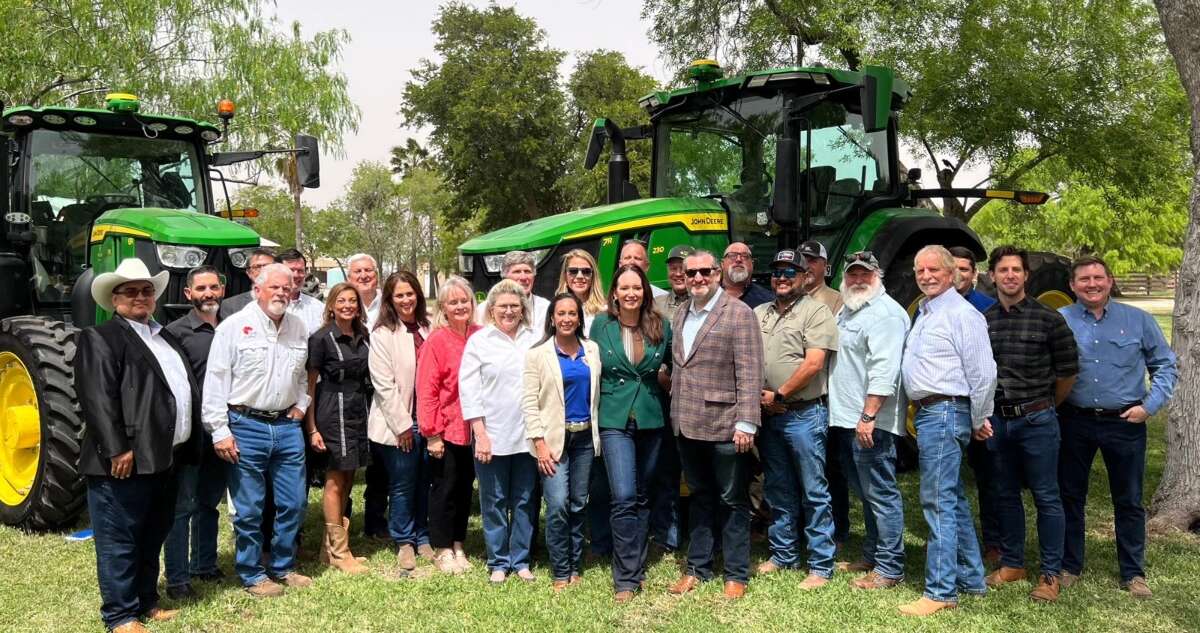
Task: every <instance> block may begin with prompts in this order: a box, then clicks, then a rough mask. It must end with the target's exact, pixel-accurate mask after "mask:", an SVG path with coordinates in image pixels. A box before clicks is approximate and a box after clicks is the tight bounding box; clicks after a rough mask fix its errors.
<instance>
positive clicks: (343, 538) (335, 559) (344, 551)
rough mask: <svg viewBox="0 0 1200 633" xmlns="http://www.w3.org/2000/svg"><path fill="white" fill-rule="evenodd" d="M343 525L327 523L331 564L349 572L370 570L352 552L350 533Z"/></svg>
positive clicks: (327, 547)
mask: <svg viewBox="0 0 1200 633" xmlns="http://www.w3.org/2000/svg"><path fill="white" fill-rule="evenodd" d="M344 525H345V524H344V523H343V525H333V524H332V523H326V524H325V543H324V545H325V549H326V550H327V552H326V553H327V555H328V556H329V564H330V566H332V567H334V568H335V569H337V570H339V571H343V572H345V573H347V574H363V573H366V572H367V571H368V570H367V568H366V566H364V565H363V564H362V563H361V562H359V561H358V559H356V558H354V554H352V553H350V535H349V534H348V533H347V532H346V528H345V527H344Z"/></svg>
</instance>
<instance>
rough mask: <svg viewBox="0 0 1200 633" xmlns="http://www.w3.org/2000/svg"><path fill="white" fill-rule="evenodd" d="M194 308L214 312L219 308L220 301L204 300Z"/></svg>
mask: <svg viewBox="0 0 1200 633" xmlns="http://www.w3.org/2000/svg"><path fill="white" fill-rule="evenodd" d="M196 309H197V310H199V311H201V312H203V313H205V314H216V313H217V311H219V310H220V309H221V302H220V301H204V302H202V303H200V304H199V305H197V306H196Z"/></svg>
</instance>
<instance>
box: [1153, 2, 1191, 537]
mask: <svg viewBox="0 0 1200 633" xmlns="http://www.w3.org/2000/svg"><path fill="white" fill-rule="evenodd" d="M1154 4H1155V5H1156V6H1157V7H1158V13H1159V18H1160V20H1161V21H1162V29H1163V33H1164V35H1165V36H1166V45H1167V48H1168V49H1169V50H1170V51H1171V55H1172V57H1173V58H1174V60H1175V67H1176V69H1177V70H1178V73H1179V78H1180V79H1181V81H1182V84H1183V88H1184V91H1185V92H1186V93H1187V96H1188V105H1189V110H1190V114H1191V135H1190V141H1191V154H1192V156H1191V157H1192V164H1191V168H1192V172H1193V173H1192V193H1191V199H1190V214H1189V217H1188V228H1187V237H1186V238H1185V240H1184V257H1183V265H1182V267H1181V268H1180V270H1179V286H1178V287H1177V288H1176V290H1175V315H1174V319H1173V338H1174V340H1173V344H1174V347H1175V353H1176V354H1177V355H1178V358H1179V382H1178V384H1177V385H1176V389H1175V397H1174V398H1172V399H1171V403H1170V405H1169V406H1168V408H1167V461H1166V465H1165V466H1164V468H1163V475H1162V479H1161V480H1160V481H1159V484H1158V490H1156V491H1155V492H1154V500H1153V502H1152V503H1151V507H1150V513H1151V524H1152V525H1154V526H1156V527H1165V528H1179V529H1188V528H1190V527H1195V526H1196V525H1197V524H1198V523H1200V428H1198V427H1197V426H1196V425H1195V423H1194V419H1195V413H1196V410H1197V408H1198V407H1200V331H1198V330H1200V323H1198V321H1197V319H1200V316H1198V313H1197V308H1200V3H1197V0H1155V2H1154Z"/></svg>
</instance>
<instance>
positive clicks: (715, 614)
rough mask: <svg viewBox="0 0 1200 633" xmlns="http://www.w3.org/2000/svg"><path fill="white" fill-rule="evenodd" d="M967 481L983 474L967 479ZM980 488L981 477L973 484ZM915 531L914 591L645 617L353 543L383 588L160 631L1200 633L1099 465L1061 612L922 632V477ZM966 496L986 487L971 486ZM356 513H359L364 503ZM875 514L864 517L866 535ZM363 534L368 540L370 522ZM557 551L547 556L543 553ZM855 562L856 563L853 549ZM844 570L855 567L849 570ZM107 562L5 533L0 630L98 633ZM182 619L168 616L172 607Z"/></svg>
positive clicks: (911, 513) (239, 598)
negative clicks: (1126, 547)
mask: <svg viewBox="0 0 1200 633" xmlns="http://www.w3.org/2000/svg"><path fill="white" fill-rule="evenodd" d="M1164 423H1165V418H1164V417H1162V416H1160V417H1158V418H1156V419H1155V420H1154V421H1153V423H1152V425H1151V441H1150V446H1151V448H1150V451H1149V459H1148V462H1149V466H1148V473H1147V481H1146V499H1147V500H1148V499H1149V498H1150V495H1151V494H1152V492H1153V490H1154V487H1155V485H1156V484H1157V482H1158V479H1159V476H1160V474H1161V471H1162V466H1163V459H1164V440H1163V424H1164ZM967 473H969V470H968V471H967ZM968 476H969V475H968ZM902 485H903V493H904V498H905V501H906V503H905V511H906V516H905V522H906V524H907V527H908V530H907V533H906V535H905V542H906V546H907V548H908V562H907V574H908V580H907V581H906V582H905V583H904V584H903V585H902V586H901V587H900V588H898V589H895V590H891V591H887V592H860V591H854V590H852V589H850V587H849V586H848V584H847V579H849V578H851V577H852V576H851V575H849V574H845V573H839V574H837V575H836V576H835V577H834V581H835V582H833V583H832V584H830V585H828V586H826V587H825V588H823V589H821V590H818V591H815V592H812V593H802V592H801V591H800V590H798V589H797V588H796V587H797V585H798V584H799V582H800V580H801V579H802V575H801V574H800V573H799V572H785V573H782V574H779V575H776V576H774V577H770V578H765V579H753V580H752V581H751V583H750V588H749V591H748V593H747V596H746V598H745V599H744V600H742V601H740V602H737V603H734V604H730V603H726V602H725V601H724V600H722V598H721V595H720V593H721V587H720V583H719V582H709V583H706V584H705V585H704V586H703V587H702V588H701V589H700V590H699V591H697V592H695V593H694V594H693V595H689V596H686V597H683V598H677V597H673V596H669V595H667V593H666V588H667V586H668V585H669V584H670V583H671V582H672V581H674V580H675V579H676V578H677V577H678V575H679V568H678V563H677V562H675V561H674V560H672V559H670V558H664V559H659V560H656V561H654V563H653V566H652V567H651V569H650V573H649V578H648V584H647V590H646V592H645V593H644V594H642V595H639V596H638V597H637V598H636V599H635V600H634V601H633V602H632V603H631V604H629V605H626V606H616V605H614V604H613V602H612V589H611V583H610V575H609V568H608V566H607V565H599V566H594V567H590V568H588V569H586V570H585V573H584V584H583V585H582V586H580V587H577V588H574V589H571V590H568V591H566V592H564V593H563V594H562V595H559V596H552V595H551V592H550V579H549V576H548V571H547V566H546V562H545V560H544V555H543V558H542V559H541V560H539V561H538V562H537V564H536V566H535V572H536V573H537V575H538V579H537V581H536V582H534V583H531V584H526V583H523V582H521V581H520V580H517V579H515V578H513V579H511V580H509V582H508V583H506V584H505V585H503V586H499V587H493V586H490V585H489V584H488V582H487V578H486V573H485V572H484V571H483V570H482V569H481V568H480V567H479V566H477V567H476V568H475V569H474V570H473V571H472V572H471V573H469V574H466V575H464V576H461V577H455V578H448V577H442V576H438V575H436V574H433V573H432V570H431V568H430V567H429V566H428V565H423V566H422V567H421V568H419V569H418V572H417V573H416V574H415V576H414V577H412V578H396V577H394V576H393V575H392V574H391V573H390V570H391V568H392V567H393V565H394V563H395V556H394V553H393V552H392V551H391V549H390V548H388V547H387V546H385V545H375V544H371V543H368V542H366V541H364V540H361V539H355V540H354V542H353V545H354V546H355V547H354V549H355V552H356V553H358V554H359V555H365V556H369V562H368V565H369V566H370V567H371V568H372V570H373V574H372V575H370V576H366V577H347V576H343V575H340V574H338V573H336V572H332V571H327V570H326V569H324V568H322V567H321V566H320V565H319V564H318V563H317V562H316V561H315V560H311V559H309V560H305V561H303V563H302V566H301V571H303V572H304V573H307V574H311V575H312V576H314V578H315V580H316V582H315V585H314V586H313V587H311V588H309V589H304V590H295V591H289V592H288V593H287V595H285V596H284V597H282V598H277V599H274V600H256V599H254V598H251V597H249V596H248V595H247V594H246V593H244V592H243V591H242V590H241V589H240V588H239V587H238V586H236V584H235V583H233V582H229V581H227V582H225V583H223V584H205V583H199V584H197V585H196V588H197V589H198V590H199V591H200V593H201V599H200V601H199V602H198V603H197V604H195V605H192V606H189V607H187V608H186V609H185V611H184V612H183V613H182V614H181V616H180V617H179V618H178V619H177V620H176V621H174V622H171V623H167V624H157V625H154V626H152V627H151V629H152V630H155V631H180V632H183V631H188V632H191V631H206V632H216V631H322V632H327V631H347V632H348V631H455V632H460V631H489V632H493V633H495V632H505V631H571V632H576V631H611V630H623V631H629V632H633V631H641V630H661V631H688V632H691V631H718V630H731V628H734V629H736V630H744V631H801V630H804V631H839V632H841V631H954V632H956V633H962V632H971V631H1006V632H1011V631H1038V632H1047V631H1069V632H1071V633H1085V632H1086V633H1090V632H1093V631H1137V632H1139V633H1149V632H1153V631H1196V630H1200V602H1198V601H1197V600H1196V592H1197V587H1198V584H1197V579H1198V578H1200V556H1197V551H1198V545H1200V538H1197V537H1196V536H1193V535H1188V534H1180V535H1174V536H1170V537H1164V538H1154V539H1152V540H1151V541H1150V543H1149V544H1148V547H1147V552H1146V558H1147V561H1148V570H1147V571H1148V575H1149V577H1150V583H1151V587H1152V588H1153V589H1154V591H1155V598H1154V599H1153V600H1151V601H1147V602H1138V601H1135V600H1133V599H1131V598H1130V597H1129V596H1128V594H1126V593H1125V592H1122V591H1120V590H1118V588H1117V576H1116V569H1117V568H1116V553H1115V549H1114V545H1113V527H1112V512H1111V506H1110V505H1109V495H1108V486H1107V480H1106V478H1105V475H1104V472H1103V470H1102V469H1101V468H1100V467H1099V459H1098V460H1097V465H1096V469H1095V470H1094V471H1093V479H1092V489H1091V503H1090V504H1089V517H1088V533H1087V539H1088V541H1087V545H1088V555H1089V557H1088V563H1087V567H1086V569H1085V572H1084V581H1083V582H1082V583H1080V584H1077V585H1075V586H1074V587H1072V588H1071V589H1070V590H1068V591H1065V592H1064V594H1063V597H1062V598H1061V599H1060V601H1059V602H1058V603H1057V604H1053V605H1040V604H1035V603H1032V602H1031V601H1030V600H1029V599H1028V598H1027V596H1026V594H1027V593H1028V592H1029V590H1030V588H1031V586H1030V584H1029V583H1028V582H1025V583H1017V584H1015V585H1010V586H1008V587H1005V588H1003V589H1000V590H998V591H993V592H991V593H990V594H989V595H988V596H986V597H982V598H973V597H965V598H963V599H962V602H961V603H960V605H959V608H958V609H957V610H955V611H952V612H947V613H942V614H938V615H937V616H935V617H933V618H930V619H928V620H924V621H919V622H918V621H913V620H909V619H906V618H904V617H902V616H900V615H898V614H897V613H896V610H895V608H896V605H898V604H901V603H903V602H908V601H910V600H913V599H915V598H917V597H919V596H920V592H921V588H922V584H923V577H924V574H923V570H924V554H925V551H924V545H925V538H926V535H927V530H926V527H925V523H924V521H923V520H922V518H921V515H920V512H919V509H918V507H917V477H916V474H915V473H907V474H905V475H903V477H902ZM968 487H969V488H971V487H972V485H971V484H970V483H968ZM356 496H357V497H358V498H357V499H356V503H355V507H356V508H361V507H363V506H362V505H361V501H362V499H361V496H360V495H359V494H358V492H357V491H356ZM316 500H317V497H316V496H315V495H313V496H312V497H311V498H310V503H309V509H308V521H307V525H306V532H307V537H308V539H310V540H309V542H310V543H311V542H313V541H312V540H313V539H316V538H317V537H318V535H319V534H320V523H321V522H320V519H319V516H318V506H317V504H316V503H315V502H316ZM1027 506H1028V507H1029V510H1028V514H1029V517H1030V518H1029V520H1028V521H1027V522H1028V523H1029V525H1030V532H1029V537H1028V543H1029V546H1030V551H1029V555H1028V560H1029V562H1030V564H1031V566H1035V565H1036V560H1037V554H1036V549H1035V534H1034V532H1033V529H1032V524H1033V520H1032V517H1033V511H1032V506H1030V505H1028V504H1027ZM860 517H861V515H859V514H858V513H857V511H856V513H855V516H854V521H855V524H854V525H855V526H856V531H859V532H860V531H861V529H860V528H858V527H857V526H859V525H861V519H860ZM355 526H356V527H357V526H358V523H357V521H356V522H355ZM231 541H232V538H231V534H230V527H229V525H228V523H227V522H223V525H222V534H221V542H220V563H221V566H222V568H223V569H225V570H226V572H227V573H229V572H231V571H232V567H233V562H232V543H231ZM482 550H483V547H482V543H481V541H480V532H479V522H478V518H477V517H476V518H474V519H472V524H471V530H470V541H469V543H468V553H469V554H471V555H472V556H473V557H478V556H482ZM542 550H543V552H544V548H542ZM848 551H856V543H852V544H851V546H850V548H849V549H848ZM765 555H766V554H765V544H763V543H761V542H757V543H755V553H754V558H753V562H754V563H755V564H757V563H758V562H759V561H761V560H763V558H764V557H765ZM843 558H844V557H843ZM95 564H96V562H95V554H94V549H93V547H92V544H91V543H90V542H84V543H68V542H67V541H65V540H64V539H63V537H62V535H60V534H50V535H40V536H33V535H27V534H23V533H21V532H18V531H16V530H13V529H9V528H0V591H2V592H3V599H2V600H0V630H3V631H64V632H66V631H100V630H102V625H101V624H100V619H99V615H98V608H99V593H98V591H97V589H96V572H95ZM167 606H169V605H167Z"/></svg>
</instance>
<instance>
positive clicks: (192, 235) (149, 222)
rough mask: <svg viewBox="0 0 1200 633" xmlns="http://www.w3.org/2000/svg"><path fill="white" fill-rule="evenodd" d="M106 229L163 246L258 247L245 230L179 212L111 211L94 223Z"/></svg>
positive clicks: (216, 219)
mask: <svg viewBox="0 0 1200 633" xmlns="http://www.w3.org/2000/svg"><path fill="white" fill-rule="evenodd" d="M107 225H111V226H117V227H122V228H127V229H133V230H135V231H142V232H144V233H146V234H147V235H146V237H147V238H148V239H151V240H153V241H155V242H161V243H165V244H197V245H204V246H258V243H259V237H258V233H255V232H254V230H253V229H251V228H250V227H248V226H244V225H241V224H238V223H236V222H231V221H229V220H226V219H224V218H221V217H217V216H213V215H205V214H203V213H196V212H194V211H185V210H181V209H157V208H153V207H149V208H143V209H113V210H111V211H106V212H105V213H104V214H103V215H101V216H100V217H99V218H97V219H96V226H98V227H102V226H107ZM94 232H95V231H93V233H94Z"/></svg>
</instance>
